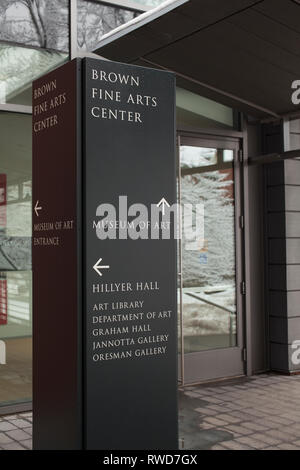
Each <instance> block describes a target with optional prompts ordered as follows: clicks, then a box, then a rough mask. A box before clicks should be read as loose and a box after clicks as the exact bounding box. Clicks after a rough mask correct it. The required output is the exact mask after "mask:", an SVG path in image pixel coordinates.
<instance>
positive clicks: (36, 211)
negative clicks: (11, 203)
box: [34, 201, 42, 217]
mask: <svg viewBox="0 0 300 470" xmlns="http://www.w3.org/2000/svg"><path fill="white" fill-rule="evenodd" d="M39 203H40V201H36V205H35V206H34V212H35V215H36V216H37V217H38V216H39V211H40V210H42V207H41V206H39Z"/></svg>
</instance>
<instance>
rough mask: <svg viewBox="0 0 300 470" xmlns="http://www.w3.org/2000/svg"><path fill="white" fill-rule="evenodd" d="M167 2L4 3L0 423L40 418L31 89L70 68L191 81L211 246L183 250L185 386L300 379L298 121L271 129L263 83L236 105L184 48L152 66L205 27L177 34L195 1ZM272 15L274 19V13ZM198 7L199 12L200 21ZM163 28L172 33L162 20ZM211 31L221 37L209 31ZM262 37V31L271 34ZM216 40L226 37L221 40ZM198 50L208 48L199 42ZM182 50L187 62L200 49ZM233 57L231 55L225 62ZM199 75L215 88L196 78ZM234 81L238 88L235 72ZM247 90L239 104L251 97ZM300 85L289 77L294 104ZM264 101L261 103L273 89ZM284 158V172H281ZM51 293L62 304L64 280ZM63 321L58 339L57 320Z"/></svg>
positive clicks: (186, 174) (191, 142)
mask: <svg viewBox="0 0 300 470" xmlns="http://www.w3.org/2000/svg"><path fill="white" fill-rule="evenodd" d="M163 3H164V2H163V1H161V0H108V1H97V0H93V1H92V0H88V1H87V0H51V1H46V0H28V1H27V0H26V1H25V0H3V1H2V2H1V5H0V121H1V125H0V346H1V349H0V353H1V355H0V413H1V412H7V411H8V410H12V411H15V410H18V409H26V408H27V409H30V408H31V399H32V392H31V385H32V342H31V338H32V302H31V298H32V270H31V235H32V232H31V217H32V210H33V207H32V199H31V177H32V176H31V175H32V173H31V171H32V170H31V163H32V157H31V112H32V110H31V84H32V81H33V80H34V79H36V78H37V77H39V76H41V75H43V74H45V73H46V72H48V71H49V70H51V69H54V68H56V67H58V66H59V65H61V64H63V63H65V62H66V61H68V60H70V59H72V58H74V57H78V56H79V57H80V56H84V55H87V54H88V55H92V54H95V52H97V54H100V56H102V55H103V57H105V58H106V59H115V60H119V61H121V62H122V61H124V62H132V63H138V64H139V65H144V66H158V67H161V68H168V69H170V70H175V72H177V70H179V69H180V70H179V71H178V73H176V75H177V93H176V106H177V135H178V137H177V143H178V156H177V157H178V185H177V186H178V199H179V201H181V202H182V203H199V202H201V203H202V204H203V209H204V232H203V237H202V238H201V240H199V245H198V246H197V247H194V248H193V249H190V248H191V247H190V246H189V240H185V239H184V238H183V239H182V240H181V241H180V243H179V246H178V248H179V256H178V305H179V311H178V319H179V321H178V327H179V328H178V331H179V337H178V345H179V379H180V383H181V384H183V385H186V384H189V383H196V382H201V381H206V380H214V379H220V378H225V377H232V376H241V375H245V374H248V375H251V374H253V373H257V372H262V371H266V370H271V369H273V370H277V371H280V372H285V373H290V372H295V371H298V370H299V364H298V355H297V351H298V349H299V345H298V344H299V341H300V313H299V309H298V305H299V299H300V297H299V293H300V284H299V279H300V275H299V266H300V258H299V253H298V252H299V249H298V247H299V240H300V232H299V223H298V216H299V215H298V214H299V213H300V202H298V201H300V198H299V196H298V190H299V187H300V168H298V165H300V164H299V163H298V160H297V151H298V150H299V149H300V120H299V116H298V114H299V111H298V110H297V112H298V114H297V113H296V112H290V110H286V112H285V109H284V107H282V106H281V109H280V112H279V111H278V112H276V113H275V112H273V116H272V115H271V114H272V113H271V114H270V112H269V114H268V110H267V106H266V105H259V106H258V105H257V106H255V105H254V101H255V97H253V93H252V91H251V90H250V85H252V84H253V83H252V82H251V80H249V84H247V85H249V97H248V99H246V98H245V97H243V98H241V99H240V100H238V99H237V96H236V95H234V94H233V93H232V92H229V91H227V92H226V93H224V92H223V93H222V92H221V91H222V90H220V88H218V87H217V85H216V83H215V82H217V80H215V81H214V80H213V79H212V78H211V77H210V76H209V73H208V71H207V70H208V69H209V70H212V72H211V73H212V74H213V75H214V76H215V77H220V75H221V74H223V75H224V87H225V88H226V79H227V80H230V73H231V72H230V70H229V72H228V70H226V69H225V68H224V64H223V65H222V67H220V66H218V64H214V65H213V64H205V59H204V58H201V59H200V58H199V57H198V56H197V55H196V56H195V55H194V58H193V60H192V61H190V62H189V64H184V63H182V61H181V59H180V58H182V57H183V56H184V54H183V53H182V50H184V49H181V50H180V47H179V49H178V50H175V51H173V53H172V51H170V52H169V53H167V54H168V55H165V56H164V54H163V53H162V54H161V55H159V53H158V55H157V62H155V61H154V60H153V59H151V60H149V54H150V49H151V52H152V55H154V53H153V51H156V50H160V49H161V48H162V45H163V46H164V47H167V46H168V45H169V44H171V45H172V46H173V43H174V44H175V43H176V44H180V40H182V38H183V37H184V38H186V37H187V36H188V34H187V33H188V32H191V31H194V30H193V28H194V23H197V24H199V21H200V19H199V18H200V16H198V17H196V19H195V20H194V23H193V22H192V21H191V17H190V18H189V16H188V15H187V16H186V18H189V21H187V19H186V18H185V20H186V21H187V24H185V23H184V21H182V22H181V23H180V24H181V26H182V30H180V28H179V29H178V30H177V32H176V33H175V32H174V31H175V30H176V22H175V16H174V17H173V16H168V15H173V8H175V7H178V12H179V13H176V12H177V9H176V8H175V10H174V12H175V15H180V13H181V12H182V10H180V8H182V9H183V8H188V7H186V5H185V4H186V3H187V0H177V1H176V0H175V1H173V2H171V1H168V2H165V7H164V5H162V7H164V10H160V9H159V8H158V9H157V7H160V6H161V4H163ZM171 3H173V5H171ZM213 3H218V2H213ZM231 3H235V2H227V7H228V8H229V6H228V5H229V4H231ZM245 3H247V4H249V5H247V7H248V8H249V11H248V12H247V13H248V15H249V16H246V17H245V18H244V17H243V18H242V19H243V21H244V23H243V24H242V25H241V24H239V28H240V29H242V27H243V28H246V29H247V28H248V29H247V30H248V32H249V31H251V24H252V23H251V21H252V22H253V21H254V20H253V19H251V15H258V16H259V18H260V20H261V21H262V18H263V17H264V15H266V12H264V11H263V10H261V11H260V10H255V11H253V10H252V7H253V4H254V3H255V2H245ZM260 3H263V4H264V3H265V4H266V8H267V7H268V5H267V4H268V3H270V2H268V1H266V2H260ZM275 3H276V8H277V10H278V8H279V10H278V11H279V13H280V12H283V10H282V8H283V7H284V5H283V3H285V4H286V5H285V7H286V9H285V12H286V11H290V13H291V17H292V16H293V11H294V8H296V9H298V8H299V4H298V5H296V3H295V2H293V0H287V1H285V2H280V1H276V2H275ZM175 4H176V5H175ZM195 4H196V2H195V1H194V0H191V1H190V4H189V5H191V6H190V8H192V7H193V6H194V5H195ZM198 6H199V2H198ZM155 7H156V9H155ZM263 7H264V5H262V6H261V8H263ZM195 8H196V7H195ZM276 8H274V11H275V13H274V15H276ZM280 8H281V10H280ZM289 8H290V10H289ZM245 9H246V6H245ZM292 9H293V11H292ZM278 11H277V13H278ZM298 12H299V9H298ZM183 13H184V12H183ZM187 13H189V12H188V10H187ZM244 13H245V11H244V8H242V9H241V10H239V11H226V12H223V13H222V14H223V17H222V19H223V20H224V19H226V21H228V18H229V17H230V18H232V21H233V23H234V20H236V21H238V20H239V19H240V17H239V15H244ZM214 14H216V13H214ZM285 14H286V16H285V17H284V20H283V23H284V25H285V26H284V27H285V28H286V29H287V30H288V29H289V28H290V26H291V25H290V23H288V21H290V18H288V17H287V13H285ZM151 15H152V16H151ZM162 15H164V16H162ZM209 15H213V14H212V13H211V10H210V7H209V2H207V1H206V2H203V19H202V20H201V21H205V18H206V16H207V17H209ZM164 17H165V18H166V20H165V24H164V20H163V19H161V18H164ZM139 18H141V20H140V24H139V28H138V29H137V30H136V31H137V32H136V33H135V32H134V31H135V30H134V31H133V29H132V28H133V27H134V28H135V26H131V25H134V24H135V22H137V21H138V20H139ZM143 18H145V20H143ZM201 18H202V16H201ZM214 20H218V21H219V22H221V20H220V18H214V17H213V16H212V17H211V18H210V19H209V25H212V24H213V23H214ZM150 21H151V22H150ZM155 21H157V22H158V23H155ZM160 21H161V23H159V22H160ZM274 21H275V20H274V18H273V22H274ZM149 22H150V26H149ZM127 23H128V25H129V26H128V28H127V29H126V24H127ZM122 25H125V26H124V27H122ZM166 25H167V26H166ZM169 25H170V28H169ZM120 26H121V28H120ZM198 26H199V25H198ZM235 26H236V25H235ZM205 27H206V28H207V29H209V28H208V25H206V26H205V24H203V29H205ZM259 27H261V28H262V29H264V25H263V24H261V25H260V26H259ZM294 27H295V28H296V31H294V33H291V32H290V35H292V34H294V36H295V37H294V36H293V37H288V38H287V37H286V36H284V31H281V34H282V36H280V41H279V40H278V41H279V42H280V44H279V43H278V45H279V46H280V47H281V48H282V47H283V45H284V46H285V48H286V50H287V51H288V52H287V53H288V54H290V57H289V58H288V57H286V58H284V59H285V60H286V62H284V68H285V69H287V68H288V67H289V65H290V63H291V64H292V65H293V66H294V65H295V64H294V62H295V61H296V59H295V58H294V55H295V49H294V47H295V46H294V44H295V41H296V36H297V35H299V36H300V30H299V27H297V26H296V25H294ZM116 28H117V33H116V35H115V36H114V33H111V36H110V33H109V32H110V31H113V30H115V29H116ZM122 28H124V29H122ZM143 28H144V30H143ZM147 28H148V29H147ZM164 28H165V29H164ZM172 28H174V31H173V30H172ZM118 31H119V33H118ZM123 31H125V33H126V38H128V39H125V46H124V47H123V46H122V44H119V43H118V40H119V39H118V38H119V36H120V35H121V36H120V37H121V38H122V37H123V36H122V35H123ZM132 31H133V32H132ZM139 31H142V32H141V41H139V40H137V37H135V38H134V39H135V41H134V45H133V43H132V47H131V46H130V41H131V37H130V35H132V34H137V35H138V34H139ZM162 31H164V33H163V34H162ZM289 31H290V29H289ZM125 33H124V34H125ZM225 33H226V30H225ZM225 33H224V31H223V32H222V34H225ZM212 34H214V32H213V33H212ZM218 34H219V31H216V34H215V35H214V37H216V36H218ZM257 34H258V35H259V32H258V33H257ZM103 37H104V41H103ZM226 37H229V34H228V35H227V36H226ZM284 38H285V39H284ZM149 39H151V41H150V43H151V47H150V48H149V46H148V43H149ZM289 39H290V40H289ZM208 40H209V41H212V40H211V38H208ZM126 41H128V43H127V42H126ZM143 41H144V42H143ZM203 41H204V42H205V38H203ZM283 43H284V44H283ZM111 44H112V46H111ZM114 44H116V46H114ZM210 44H211V43H207V46H206V47H207V48H209V45H210ZM194 45H197V46H198V45H199V43H198V42H196V40H195V42H194ZM147 47H148V49H147ZM183 47H186V49H185V50H186V51H188V50H190V49H188V47H192V44H190V45H184V44H183ZM245 47H246V46H245ZM247 47H248V46H247ZM267 47H269V45H268V46H267V45H266V48H267ZM204 49H205V48H204ZM129 52H130V53H129ZM235 52H236V51H234V50H233V51H232V50H231V51H229V50H227V57H229V56H230V54H232V55H234V53H235ZM272 53H273V51H271V50H270V51H269V56H268V57H266V58H265V59H264V60H265V61H266V62H267V61H269V60H271V59H270V58H272V60H273V61H274V62H276V60H277V59H276V57H275V56H274V55H273V56H272ZM235 55H238V54H235ZM150 56H151V54H150ZM281 59H282V57H281ZM228 60H229V59H228ZM260 60H262V58H260ZM289 60H290V62H289ZM193 64H194V65H193ZM229 65H231V64H229ZM296 65H297V64H296ZM180 66H181V68H180ZM193 67H194V68H195V69H196V71H195V73H194V75H193V73H192V72H193V70H192V69H193ZM184 68H185V70H186V72H184ZM236 68H237V69H238V65H236ZM291 68H292V66H291ZM262 70H263V68H262ZM262 70H260V72H259V73H262ZM299 71H300V67H299ZM198 72H199V74H198ZM201 73H202V75H203V76H204V77H205V79H203V82H205V83H203V82H202V81H200V80H199V78H197V77H198V75H200V76H201ZM197 74H198V75H197ZM232 74H233V75H234V73H233V72H232ZM235 74H236V75H237V78H238V74H237V73H236V69H235ZM228 75H229V78H228ZM299 75H300V72H299ZM196 76H197V77H196ZM237 78H236V90H237V94H239V93H240V94H241V95H242V92H243V90H242V89H240V90H238V80H237ZM296 78H297V77H296V76H295V74H293V73H292V72H291V71H290V82H289V90H288V92H289V93H291V84H292V81H293V79H296ZM299 78H300V77H299ZM241 79H243V77H242V78H241ZM232 81H234V80H232ZM244 81H246V79H244ZM204 85H206V86H204ZM254 88H255V87H254ZM276 91H278V90H277V89H276ZM258 92H259V93H261V94H262V90H258ZM279 98H280V97H279ZM279 98H278V101H280V100H279ZM279 108H280V102H279V103H278V109H279ZM290 109H292V106H290ZM287 111H289V112H287ZM293 152H294V153H293ZM295 152H296V153H295ZM272 155H273V157H272ZM261 156H262V157H261ZM280 156H281V157H282V158H280ZM251 157H252V158H251ZM259 157H261V158H259ZM291 157H293V158H292V159H291ZM276 158H277V159H278V160H280V161H278V162H276V161H275V162H274V160H276ZM53 184H54V185H55V181H53ZM183 222H184V221H183ZM49 281H50V283H49V291H50V294H51V290H52V289H53V290H55V279H52V280H49ZM35 315H38V312H35ZM53 321H54V322H57V323H58V326H59V319H58V318H56V316H55V312H53ZM297 341H298V343H297ZM293 358H294V360H295V361H294V362H295V363H293ZM299 362H300V361H299Z"/></svg>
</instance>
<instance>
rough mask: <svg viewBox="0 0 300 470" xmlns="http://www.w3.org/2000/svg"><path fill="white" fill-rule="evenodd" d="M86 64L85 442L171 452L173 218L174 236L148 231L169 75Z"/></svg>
mask: <svg viewBox="0 0 300 470" xmlns="http://www.w3.org/2000/svg"><path fill="white" fill-rule="evenodd" d="M84 70H85V71H84V75H85V84H84V93H85V100H84V105H83V107H84V109H83V111H84V112H85V123H84V128H83V135H84V142H83V161H84V191H85V201H84V210H83V213H84V217H85V220H84V233H83V242H84V250H85V252H84V255H85V256H84V269H85V273H86V275H85V283H84V293H85V301H84V316H85V317H84V324H85V345H84V351H85V364H84V369H85V384H84V390H85V393H84V401H85V403H84V422H85V432H84V435H85V447H86V448H87V449H176V448H177V445H178V436H177V305H176V241H175V240H174V236H172V221H171V236H170V237H169V239H168V238H167V239H161V238H159V237H158V238H156V239H152V238H151V210H153V208H155V207H157V204H159V203H160V202H161V201H162V200H163V202H162V203H161V204H160V207H161V208H162V212H163V211H164V206H165V207H167V204H168V205H170V206H171V205H172V204H174V203H175V202H176V177H175V135H174V128H175V126H174V101H175V99H174V95H175V83H174V77H173V75H172V74H169V73H166V72H161V71H156V70H150V69H144V68H140V67H135V66H129V65H123V64H117V63H111V62H106V61H99V60H94V59H86V60H85V68H84ZM164 200H165V201H166V202H165V201H164ZM147 211H148V214H147ZM137 221H138V223H137ZM152 222H153V221H152ZM159 224H161V219H160V221H159ZM159 227H160V228H161V225H159ZM147 234H148V236H147Z"/></svg>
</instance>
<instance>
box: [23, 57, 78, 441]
mask: <svg viewBox="0 0 300 470" xmlns="http://www.w3.org/2000/svg"><path fill="white" fill-rule="evenodd" d="M79 67H80V64H79V63H77V62H76V61H73V62H70V63H68V64H66V65H64V66H63V67H61V68H59V69H57V70H55V71H54V72H52V73H49V74H48V75H46V76H45V77H42V78H41V79H39V80H37V81H35V82H34V83H33V124H32V125H33V176H32V181H33V191H32V202H33V213H32V219H33V220H32V230H33V232H32V262H33V412H34V423H33V427H34V432H33V440H34V447H35V448H39V449H74V448H80V447H81V440H82V428H81V370H82V366H81V349H80V348H81V339H80V341H79V340H78V338H81V309H80V295H81V286H80V284H79V283H80V274H81V272H80V269H81V267H80V259H81V255H80V253H81V252H80V250H79V242H80V237H79V232H80V229H81V227H80V225H81V220H80V217H79V214H80V210H79V208H80V201H81V190H80V183H79V180H80V178H81V174H80V173H79V171H78V168H79V159H80V155H79V153H78V137H80V135H79V134H78V131H79V130H80V126H79V125H78V123H79V118H80V115H79V109H78V103H80V100H79V99H78V89H79V83H78V79H79V77H80V75H79V73H78V70H79Z"/></svg>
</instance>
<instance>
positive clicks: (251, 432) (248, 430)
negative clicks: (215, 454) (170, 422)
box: [180, 375, 300, 450]
mask: <svg viewBox="0 0 300 470" xmlns="http://www.w3.org/2000/svg"><path fill="white" fill-rule="evenodd" d="M180 428H181V429H180V435H181V436H184V448H186V449H211V450H254V449H255V450H260V449H261V450H299V449H300V376H293V377H287V376H280V375H258V376H255V377H252V378H250V379H249V378H248V379H239V380H232V381H227V382H219V383H218V384H214V385H201V386H195V387H188V388H185V390H184V391H181V392H180Z"/></svg>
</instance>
